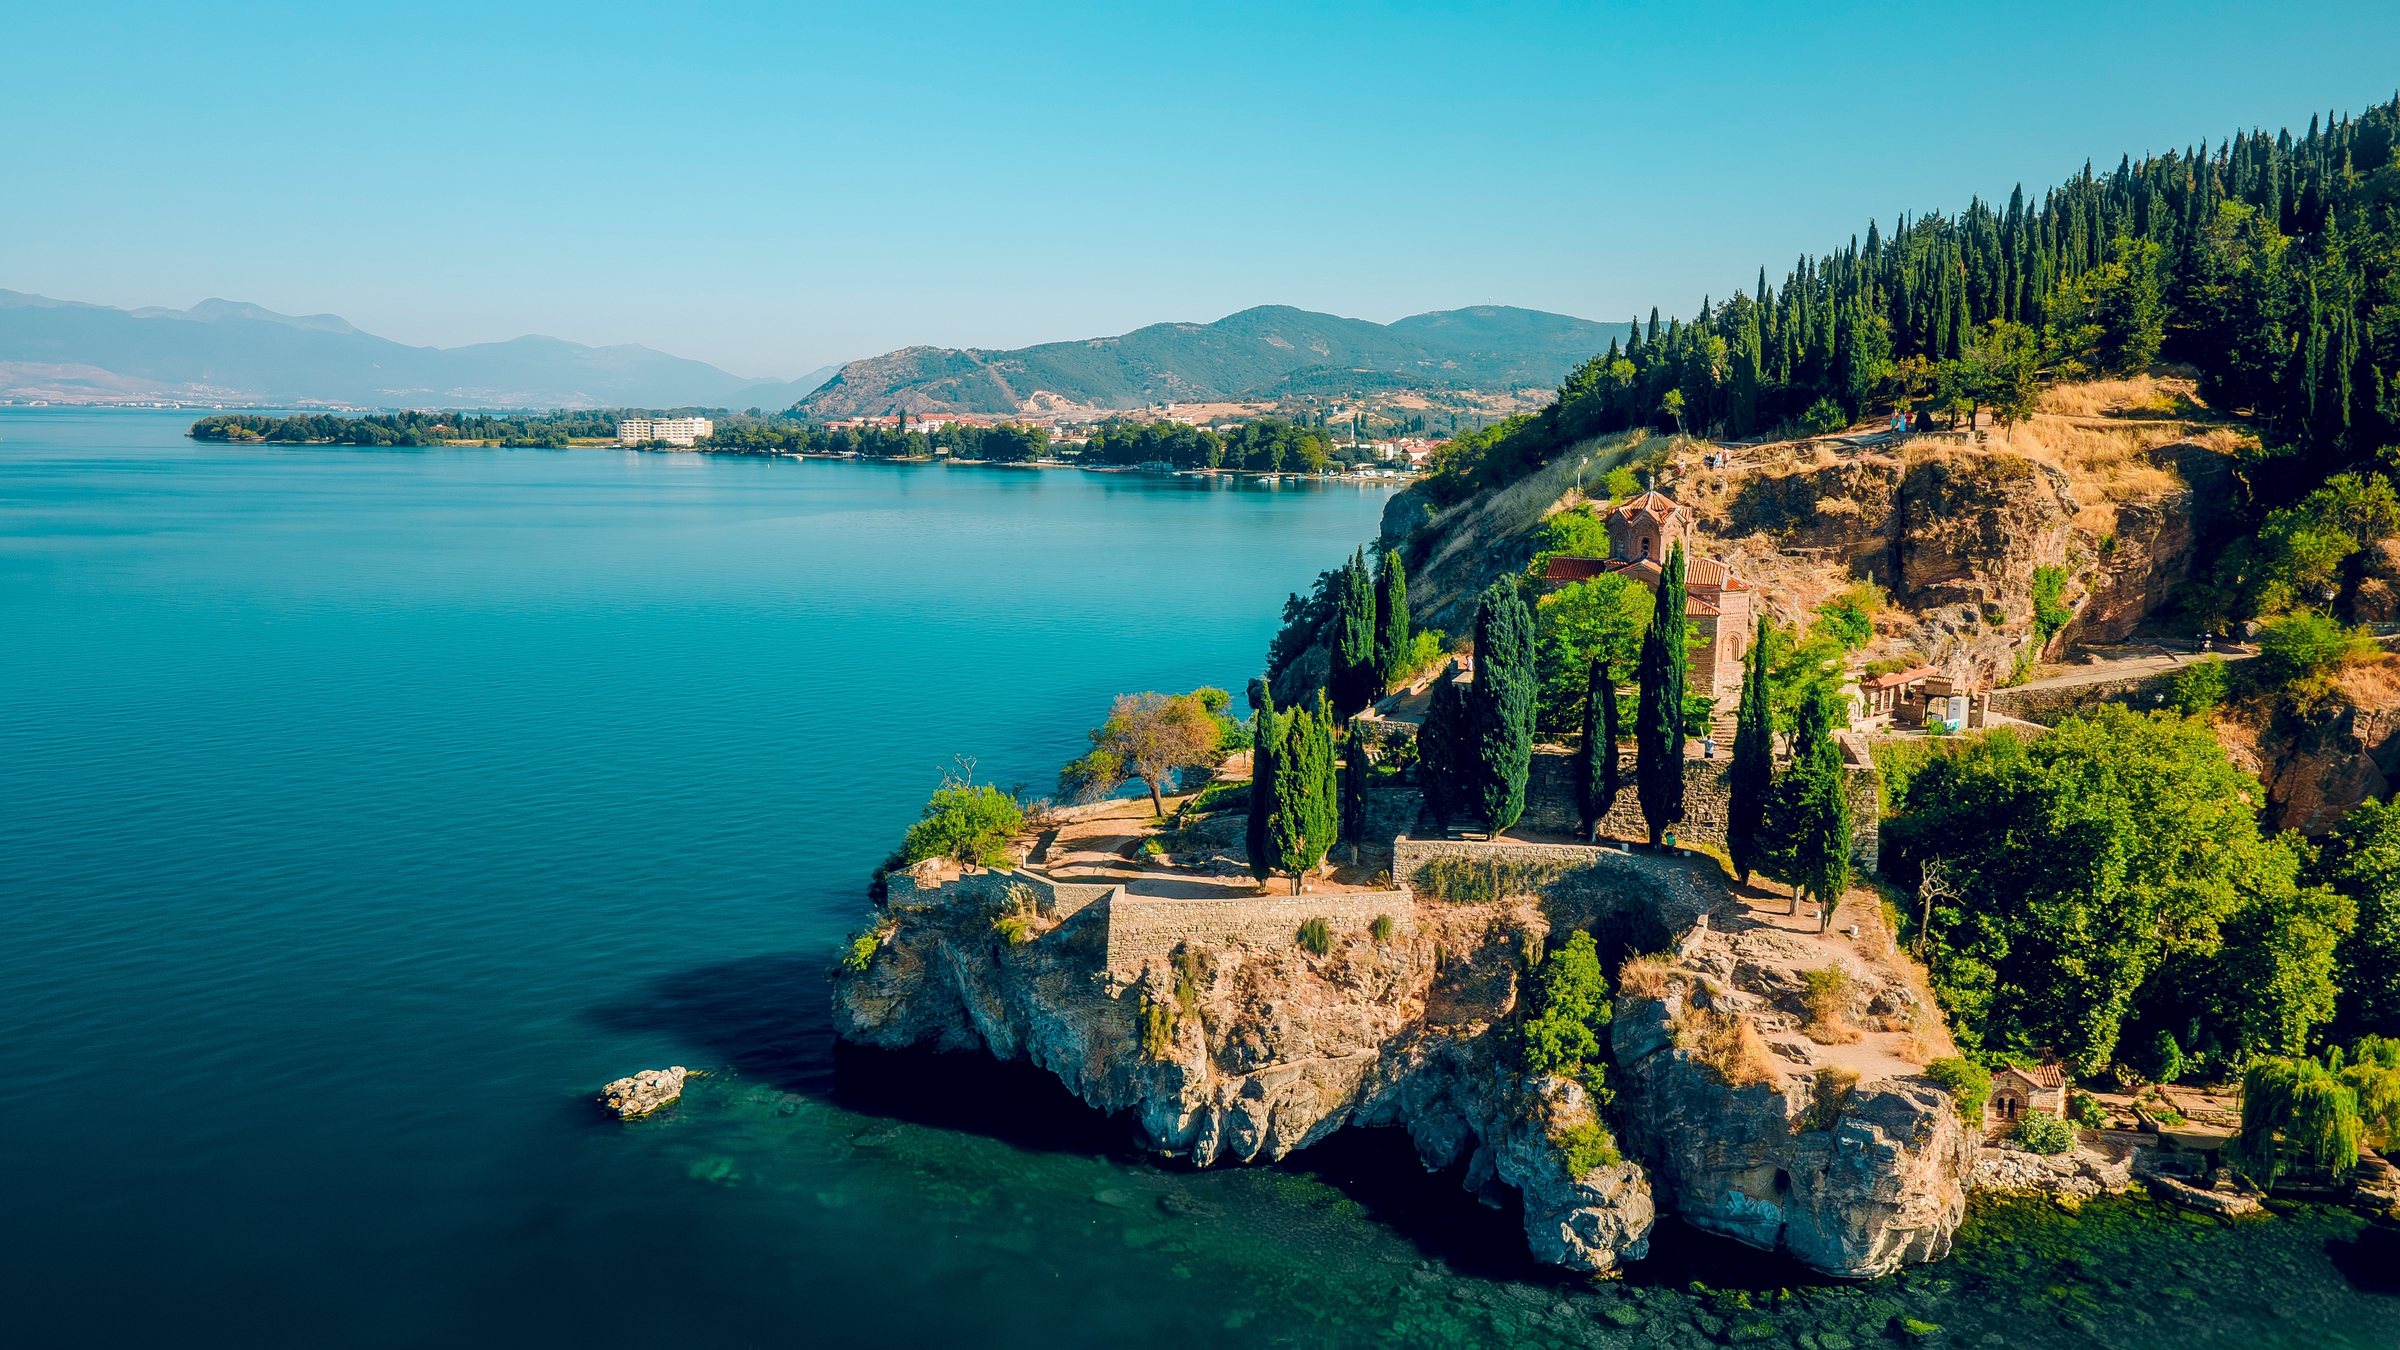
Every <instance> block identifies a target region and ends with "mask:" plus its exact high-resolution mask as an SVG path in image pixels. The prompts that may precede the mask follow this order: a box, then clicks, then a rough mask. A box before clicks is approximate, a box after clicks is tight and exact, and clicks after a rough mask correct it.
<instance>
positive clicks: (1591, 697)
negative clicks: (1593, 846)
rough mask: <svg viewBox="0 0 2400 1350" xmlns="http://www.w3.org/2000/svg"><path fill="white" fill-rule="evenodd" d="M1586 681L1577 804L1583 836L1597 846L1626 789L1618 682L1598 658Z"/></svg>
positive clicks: (1577, 758)
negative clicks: (1621, 774)
mask: <svg viewBox="0 0 2400 1350" xmlns="http://www.w3.org/2000/svg"><path fill="white" fill-rule="evenodd" d="M1585 680H1586V687H1585V690H1584V700H1583V744H1582V745H1580V746H1578V747H1576V750H1575V805H1576V806H1577V808H1578V809H1579V812H1580V814H1581V815H1582V817H1583V837H1584V838H1586V839H1589V840H1592V841H1593V842H1595V843H1597V842H1598V841H1599V838H1600V822H1601V821H1602V820H1604V819H1606V818H1607V816H1608V813H1609V810H1610V808H1612V807H1614V806H1615V805H1616V804H1617V793H1618V792H1620V791H1622V790H1623V787H1624V785H1623V784H1622V783H1620V782H1619V781H1618V778H1617V680H1616V676H1615V675H1614V674H1613V673H1612V672H1611V671H1610V670H1609V668H1608V662H1606V661H1604V660H1602V659H1600V658H1599V657H1597V656H1595V657H1593V658H1592V661H1591V671H1590V673H1589V674H1588V675H1587V676H1586V677H1585Z"/></svg>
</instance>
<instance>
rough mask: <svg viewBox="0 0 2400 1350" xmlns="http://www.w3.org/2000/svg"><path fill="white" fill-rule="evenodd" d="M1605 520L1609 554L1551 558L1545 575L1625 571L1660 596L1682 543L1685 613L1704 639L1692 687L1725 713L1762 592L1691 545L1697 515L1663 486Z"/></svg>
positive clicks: (1569, 577)
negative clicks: (1661, 583) (1668, 562)
mask: <svg viewBox="0 0 2400 1350" xmlns="http://www.w3.org/2000/svg"><path fill="white" fill-rule="evenodd" d="M1607 525H1608V553H1609V556H1607V557H1605V558H1552V559H1551V560H1550V566H1549V568H1548V570H1546V571H1545V572H1544V573H1543V574H1542V580H1544V581H1546V582H1551V583H1555V584H1563V583H1566V582H1571V581H1589V580H1591V579H1592V578H1593V577H1598V576H1606V575H1608V574H1610V573H1612V572H1623V573H1624V574H1626V575H1627V576H1630V577H1632V578H1633V579H1635V580H1636V581H1639V582H1641V583H1642V584H1643V585H1644V586H1647V587H1649V588H1650V590H1651V592H1652V593H1653V594H1656V593H1657V591H1658V583H1659V579H1660V578H1661V577H1662V576H1663V575H1664V574H1665V568H1666V560H1667V554H1668V553H1669V552H1670V551H1672V550H1673V549H1674V547H1675V545H1677V544H1681V545H1683V546H1684V557H1683V563H1684V568H1683V571H1684V582H1683V585H1684V606H1683V612H1684V615H1685V617H1686V618H1688V619H1689V620H1690V621H1691V629H1692V634H1693V636H1695V637H1698V638H1701V639H1703V640H1704V641H1705V642H1706V645H1705V646H1703V647H1696V648H1694V649H1693V651H1692V664H1691V668H1690V672H1689V674H1688V677H1687V678H1688V681H1689V684H1688V686H1687V687H1688V688H1690V689H1691V690H1692V692H1694V693H1698V694H1705V695H1707V696H1708V697H1710V698H1713V699H1715V700H1717V708H1718V711H1719V712H1728V711H1730V710H1731V708H1732V704H1733V700H1734V699H1735V698H1737V697H1738V696H1739V695H1740V693H1741V689H1742V658H1743V657H1744V656H1745V655H1747V654H1748V653H1749V650H1750V635H1751V633H1752V631H1753V630H1754V629H1755V628H1756V626H1757V622H1758V619H1757V611H1756V609H1754V608H1753V599H1754V597H1755V596H1756V595H1757V594H1758V592H1757V591H1756V590H1755V589H1753V588H1752V587H1751V585H1750V583H1748V582H1746V581H1744V580H1742V579H1741V578H1740V577H1738V576H1735V575H1734V572H1733V569H1732V568H1730V567H1728V566H1726V565H1725V564H1724V563H1722V562H1719V561H1718V560H1717V559H1715V558H1703V557H1700V556H1698V555H1696V554H1694V553H1693V552H1692V551H1691V533H1692V513H1691V512H1689V511H1686V510H1684V509H1683V507H1682V506H1681V505H1680V504H1679V503H1677V502H1676V500H1675V499H1674V498H1672V497H1670V496H1668V495H1667V494H1665V493H1663V492H1645V493H1643V494H1642V495H1640V496H1638V497H1635V498H1634V499H1632V500H1631V501H1628V502H1626V503H1625V504H1624V505H1622V506H1619V507H1618V508H1617V509H1615V510H1613V511H1611V512H1609V513H1608V517H1607Z"/></svg>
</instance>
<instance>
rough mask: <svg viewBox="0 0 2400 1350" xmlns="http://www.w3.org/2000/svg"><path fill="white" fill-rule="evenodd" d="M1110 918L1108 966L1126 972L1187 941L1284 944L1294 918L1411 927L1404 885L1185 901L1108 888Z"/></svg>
mask: <svg viewBox="0 0 2400 1350" xmlns="http://www.w3.org/2000/svg"><path fill="white" fill-rule="evenodd" d="M1102 905H1103V910H1102V912H1103V913H1104V914H1105V916H1106V920H1107V924H1108V968H1109V970H1111V971H1125V970H1129V969H1132V968H1135V967H1138V966H1140V965H1141V964H1142V962H1144V961H1155V960H1164V959H1165V958H1166V957H1167V956H1168V955H1170V954H1171V953H1173V952H1174V950H1175V948H1176V946H1177V945H1178V944H1181V943H1185V942H1195V943H1212V944H1216V943H1231V942H1238V943H1243V944H1246V945H1250V946H1258V947H1276V946H1289V945H1291V944H1292V943H1295V942H1297V941H1298V940H1299V932H1300V925H1302V924H1304V923H1306V922H1308V921H1309V920H1310V919H1323V920H1324V921H1325V924H1326V926H1327V927H1329V928H1331V929H1332V930H1333V931H1334V934H1335V935H1336V936H1337V937H1339V936H1343V935H1348V934H1360V933H1365V932H1366V931H1367V929H1368V928H1370V927H1372V926H1373V925H1374V922H1375V920H1376V919H1377V918H1379V917H1382V916H1384V915H1390V916H1391V919H1392V922H1393V923H1394V924H1396V925H1398V928H1399V931H1401V932H1403V933H1405V932H1407V931H1409V930H1410V929H1411V928H1412V927H1414V924H1413V922H1412V921H1411V919H1410V917H1409V914H1410V901H1409V897H1408V895H1407V893H1406V892H1403V891H1328V892H1321V893H1314V894H1302V895H1259V896H1236V897H1232V898H1229V899H1224V900H1186V899H1175V898H1170V897H1165V896H1155V895H1132V894H1129V893H1127V892H1126V891H1124V890H1123V889H1122V888H1118V889H1114V890H1112V891H1111V892H1110V893H1109V894H1108V895H1107V896H1106V897H1105V898H1104V900H1103V901H1102Z"/></svg>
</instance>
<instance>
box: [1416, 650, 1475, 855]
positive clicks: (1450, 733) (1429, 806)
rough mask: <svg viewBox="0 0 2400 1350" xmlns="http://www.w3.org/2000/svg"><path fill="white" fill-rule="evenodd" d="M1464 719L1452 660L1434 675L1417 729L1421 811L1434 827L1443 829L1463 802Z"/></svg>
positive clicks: (1456, 813)
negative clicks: (1430, 819) (1461, 780)
mask: <svg viewBox="0 0 2400 1350" xmlns="http://www.w3.org/2000/svg"><path fill="white" fill-rule="evenodd" d="M1466 720H1467V709H1466V701H1465V700H1464V699H1463V698H1461V697H1460V696H1459V692H1458V666H1457V663H1455V662H1453V663H1451V664H1450V665H1449V666H1447V667H1445V668H1444V669H1443V671H1442V673H1441V674H1440V675H1438V676H1436V677H1434V681H1433V696H1432V698H1431V699H1430V700H1429V701H1428V702H1427V703H1426V705H1425V725H1424V726H1423V727H1422V728H1420V729H1419V730H1418V732H1417V787H1418V789H1419V790H1420V791H1422V792H1423V793H1424V794H1425V811H1426V814H1428V815H1430V816H1432V817H1433V824H1434V828H1435V829H1436V830H1439V831H1442V832H1444V833H1447V832H1448V831H1449V829H1450V822H1451V821H1452V820H1453V819H1455V818H1456V817H1457V816H1458V812H1459V809H1460V808H1461V807H1462V806H1464V805H1465V802H1464V800H1463V798H1464V796H1465V794H1464V793H1463V792H1462V791H1461V788H1462V786H1463V784H1462V783H1461V782H1460V779H1461V778H1462V777H1463V773H1462V769H1463V767H1464V765H1465V763H1466V757H1465V756H1464V755H1463V754H1462V753H1461V750H1462V747H1463V743H1464V742H1465V740H1466Z"/></svg>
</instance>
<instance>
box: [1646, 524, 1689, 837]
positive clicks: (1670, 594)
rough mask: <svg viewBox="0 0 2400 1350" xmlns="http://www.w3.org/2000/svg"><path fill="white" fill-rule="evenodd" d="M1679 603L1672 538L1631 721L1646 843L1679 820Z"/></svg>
mask: <svg viewBox="0 0 2400 1350" xmlns="http://www.w3.org/2000/svg"><path fill="white" fill-rule="evenodd" d="M1684 609H1685V599H1684V562H1683V545H1682V544H1681V543H1678V544H1676V545H1675V547H1674V548H1673V549H1671V550H1669V551H1668V553H1667V566H1666V570H1665V571H1664V572H1662V573H1660V575H1659V579H1658V602H1657V605H1656V607H1655V608H1653V609H1652V610H1651V612H1650V627H1649V629H1648V630H1647V631H1646V632H1645V633H1644V634H1643V636H1642V656H1641V685H1642V695H1641V702H1640V704H1639V705H1638V706H1637V708H1636V710H1635V712H1634V722H1633V737H1634V769H1633V773H1634V784H1635V788H1636V790H1637V791H1638V792H1639V793H1640V795H1641V800H1642V819H1643V821H1644V822H1646V823H1647V824H1648V825H1649V827H1650V843H1651V846H1652V847H1657V845H1658V844H1659V842H1660V841H1661V839H1663V838H1664V836H1665V834H1666V831H1667V828H1668V827H1669V826H1671V825H1675V824H1678V823H1680V822H1681V821H1682V820H1683V741H1684V732H1683V693H1684V672H1685V670H1686V668H1687V667H1688V665H1689V663H1690V661H1691V653H1690V652H1689V651H1688V650H1687V648H1686V644H1685V637H1686V628H1687V625H1688V620H1687V619H1686V617H1685V614H1684Z"/></svg>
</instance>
